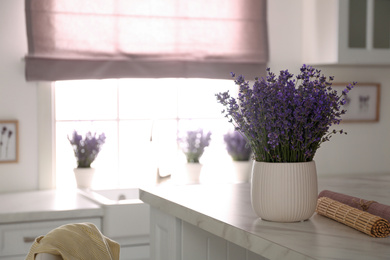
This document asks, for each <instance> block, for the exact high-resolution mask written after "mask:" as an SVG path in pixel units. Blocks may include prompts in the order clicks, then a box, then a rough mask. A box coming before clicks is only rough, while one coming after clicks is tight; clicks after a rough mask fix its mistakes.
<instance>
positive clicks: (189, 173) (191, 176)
mask: <svg viewBox="0 0 390 260" xmlns="http://www.w3.org/2000/svg"><path fill="white" fill-rule="evenodd" d="M202 167H203V165H202V164H201V163H186V165H185V171H186V172H185V174H186V183H187V184H195V183H199V181H200V174H201V172H202Z"/></svg>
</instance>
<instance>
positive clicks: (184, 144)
mask: <svg viewBox="0 0 390 260" xmlns="http://www.w3.org/2000/svg"><path fill="white" fill-rule="evenodd" d="M210 139H211V132H207V133H204V132H203V129H197V130H195V131H187V132H186V134H185V135H184V136H182V137H179V138H178V143H179V146H180V148H181V150H182V151H183V153H184V154H185V156H186V158H187V162H188V163H199V159H200V157H201V156H202V155H203V152H204V149H205V148H206V147H207V146H209V144H210Z"/></svg>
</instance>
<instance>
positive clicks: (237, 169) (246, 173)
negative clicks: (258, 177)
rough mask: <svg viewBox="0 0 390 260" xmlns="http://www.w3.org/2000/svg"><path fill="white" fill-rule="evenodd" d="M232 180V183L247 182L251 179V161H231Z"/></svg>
mask: <svg viewBox="0 0 390 260" xmlns="http://www.w3.org/2000/svg"><path fill="white" fill-rule="evenodd" d="M232 163H233V170H234V172H233V178H232V182H234V183H243V182H249V181H250V179H251V173H252V165H253V161H252V160H249V161H233V162H232Z"/></svg>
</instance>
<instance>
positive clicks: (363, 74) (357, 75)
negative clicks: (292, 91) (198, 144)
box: [268, 0, 390, 174]
mask: <svg viewBox="0 0 390 260" xmlns="http://www.w3.org/2000/svg"><path fill="white" fill-rule="evenodd" d="M301 7H302V1H301V0H293V1H285V0H272V1H268V21H269V27H268V28H269V36H270V61H271V62H270V64H269V67H270V68H271V70H272V71H274V72H275V73H278V71H279V70H281V69H289V71H291V72H294V73H297V72H298V71H299V67H300V66H301V65H302V63H301V57H302V52H303V51H304V50H302V48H301V45H302V44H301V43H302V41H303V40H304V39H305V38H306V37H310V36H311V32H308V31H305V32H303V31H302V30H301V27H302V26H301V25H302V23H303V22H310V21H301V20H300V19H299V18H300V17H301V14H302V13H301V12H302V8H301ZM329 19H331V18H329ZM389 62H390V61H389ZM316 68H318V69H321V70H322V73H324V74H325V75H327V76H335V82H353V81H357V82H373V83H380V84H381V100H380V102H381V103H380V121H379V122H378V123H343V124H341V125H340V126H339V128H337V129H344V130H345V131H347V132H348V135H346V136H345V135H342V136H341V135H337V136H334V137H333V138H332V140H331V141H330V142H327V143H324V144H323V145H322V146H321V147H320V149H319V150H318V151H317V154H316V156H315V158H314V160H315V161H316V164H317V171H318V173H319V174H359V173H390V136H389V133H390V100H389V99H390V76H389V75H390V66H322V67H317V66H316Z"/></svg>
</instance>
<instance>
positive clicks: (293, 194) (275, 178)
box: [251, 161, 318, 222]
mask: <svg viewBox="0 0 390 260" xmlns="http://www.w3.org/2000/svg"><path fill="white" fill-rule="evenodd" d="M317 196H318V184H317V170H316V165H315V162H314V161H311V162H302V163H268V162H256V161H255V162H254V163H253V168H252V178H251V202H252V208H253V210H254V211H255V213H256V214H257V215H258V216H259V217H260V218H261V219H263V220H268V221H274V222H298V221H304V220H307V219H309V218H310V217H311V216H312V215H313V214H314V211H315V208H316V205H317Z"/></svg>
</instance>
